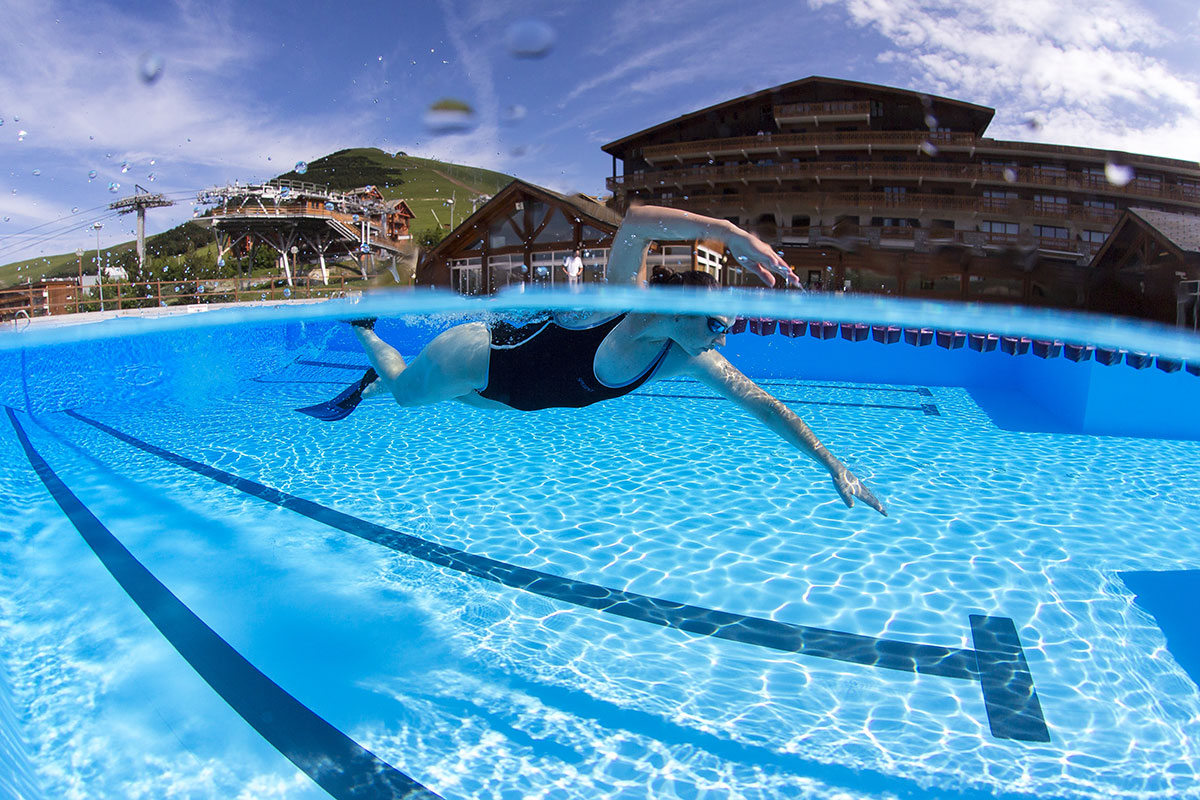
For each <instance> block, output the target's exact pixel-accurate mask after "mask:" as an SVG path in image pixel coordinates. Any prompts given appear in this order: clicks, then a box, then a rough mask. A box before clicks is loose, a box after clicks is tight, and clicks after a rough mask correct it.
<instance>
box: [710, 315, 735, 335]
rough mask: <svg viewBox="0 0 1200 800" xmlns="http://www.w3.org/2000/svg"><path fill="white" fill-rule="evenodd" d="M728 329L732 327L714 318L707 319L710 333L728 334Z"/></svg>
mask: <svg viewBox="0 0 1200 800" xmlns="http://www.w3.org/2000/svg"><path fill="white" fill-rule="evenodd" d="M730 327H732V326H730V325H726V324H725V323H724V322H721V320H719V319H717V318H716V317H709V318H708V329H709V330H710V331H712V332H713V333H729V329H730Z"/></svg>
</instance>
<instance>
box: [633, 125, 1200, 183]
mask: <svg viewBox="0 0 1200 800" xmlns="http://www.w3.org/2000/svg"><path fill="white" fill-rule="evenodd" d="M925 142H929V143H930V144H933V145H935V146H936V147H937V148H938V149H948V150H958V151H962V150H967V151H970V152H973V153H975V154H976V155H996V156H1000V157H1005V156H1013V155H1018V154H1027V155H1034V156H1037V155H1045V156H1057V157H1061V158H1063V159H1070V160H1078V161H1085V162H1090V163H1094V164H1098V165H1102V164H1103V163H1104V160H1105V158H1106V157H1107V155H1108V153H1107V151H1104V150H1096V149H1094V148H1091V147H1074V146H1071V145H1058V144H1042V143H1041V142H1015V141H1007V140H1003V139H989V138H986V137H980V136H976V135H975V134H973V133H965V132H954V131H929V132H925V131H842V132H833V133H767V134H763V135H762V136H737V137H730V138H727V139H699V140H696V141H692V142H673V143H670V144H657V145H650V146H647V147H644V148H642V151H641V157H642V158H643V159H644V160H646V161H648V162H650V163H655V162H657V161H672V160H679V159H682V158H690V159H695V158H700V157H705V156H707V157H715V156H717V155H723V154H728V153H741V154H749V153H780V154H781V153H782V152H783V151H785V150H817V151H819V150H820V149H821V148H829V149H842V150H845V149H848V148H855V149H857V148H862V149H881V150H903V149H910V150H914V151H915V150H916V149H917V148H919V147H920V146H921V145H922V144H924V143H925ZM1124 155H1125V156H1127V163H1129V165H1130V166H1133V167H1137V166H1148V167H1156V168H1160V169H1164V170H1168V171H1173V172H1186V173H1189V174H1190V175H1191V176H1193V177H1200V166H1197V164H1196V162H1194V161H1182V160H1180V159H1176V158H1164V157H1161V156H1149V155H1140V154H1137V153H1128V154H1124Z"/></svg>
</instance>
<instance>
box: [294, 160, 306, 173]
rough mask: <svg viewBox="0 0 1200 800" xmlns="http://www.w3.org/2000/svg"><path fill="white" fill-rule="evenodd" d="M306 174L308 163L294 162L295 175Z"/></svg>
mask: <svg viewBox="0 0 1200 800" xmlns="http://www.w3.org/2000/svg"><path fill="white" fill-rule="evenodd" d="M306 172H308V162H307V161H297V162H296V174H297V175H303V174H304V173H306Z"/></svg>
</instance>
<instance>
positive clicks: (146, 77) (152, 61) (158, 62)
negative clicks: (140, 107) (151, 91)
mask: <svg viewBox="0 0 1200 800" xmlns="http://www.w3.org/2000/svg"><path fill="white" fill-rule="evenodd" d="M162 74H163V59H162V56H160V55H159V54H158V53H142V57H141V59H140V60H139V62H138V75H139V76H141V79H142V83H145V84H146V85H147V86H149V85H151V84H153V83H156V82H157V81H158V79H159V78H161V77H162Z"/></svg>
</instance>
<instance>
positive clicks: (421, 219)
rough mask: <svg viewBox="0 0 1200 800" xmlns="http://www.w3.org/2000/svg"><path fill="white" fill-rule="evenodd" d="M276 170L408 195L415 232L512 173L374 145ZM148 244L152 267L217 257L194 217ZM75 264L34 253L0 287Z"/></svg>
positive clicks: (457, 211) (337, 185)
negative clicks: (185, 258) (297, 167)
mask: <svg viewBox="0 0 1200 800" xmlns="http://www.w3.org/2000/svg"><path fill="white" fill-rule="evenodd" d="M278 177H279V178H286V179H290V180H296V181H305V182H308V183H316V184H320V185H328V186H329V188H330V189H333V190H334V191H347V190H349V189H355V188H358V187H360V186H367V185H373V186H375V187H377V188H378V189H379V190H380V191H381V192H382V193H383V196H384V197H385V198H387V199H389V200H393V199H396V198H402V199H403V200H404V201H405V202H407V203H408V206H409V208H411V209H412V211H413V213H414V214H415V215H416V217H415V218H414V219H413V220H412V230H413V232H414V234H417V236H418V237H420V235H421V234H422V233H426V232H429V233H434V232H435V231H436V232H438V234H440V235H444V234H445V233H446V232H447V231H448V226H449V224H450V222H451V214H450V212H451V206H450V205H447V203H446V201H447V200H450V199H451V198H453V200H454V215H453V221H454V223H455V224H457V223H459V222H462V220H463V219H464V218H465V217H466V216H467V215H468V214H470V213H471V211H472V205H471V200H472V199H474V198H477V197H480V196H483V195H492V194H495V193H496V192H497V191H499V190H500V189H502V188H503V187H504V186H506V185H508V183H509V182H510V181H512V177H511V176H509V175H505V174H503V173H499V172H492V171H491V170H486V169H479V168H477V167H468V166H463V165H461V164H448V163H445V162H442V161H434V160H432V159H428V158H416V157H414V156H409V155H405V154H404V153H396V154H390V153H385V152H384V151H382V150H379V149H376V148H356V149H352V150H339V151H338V152H336V153H331V154H330V155H327V156H324V157H322V158H319V159H317V160H315V161H311V162H309V164H308V169H307V170H306V171H305V173H304V174H303V175H300V174H298V173H296V172H295V171H292V172H287V173H284V174H283V175H280V176H278ZM439 223H441V224H440V226H439ZM133 249H134V243H133V242H132V241H129V242H123V243H121V244H118V245H114V246H113V247H110V248H104V249H102V250H101V256H100V260H101V263H122V264H125V263H127V262H128V260H129V259H130V254H131V253H132V251H133ZM146 252H147V254H148V256H149V260H150V261H151V265H152V270H153V271H154V272H155V273H158V272H159V271H160V270H159V269H158V268H157V266H156V262H159V261H162V262H163V263H164V265H165V264H166V261H165V260H166V259H168V258H171V259H172V261H171V262H170V263H171V264H176V262H177V260H178V258H182V257H183V256H189V257H190V258H191V259H192V260H193V262H194V263H196V264H199V263H201V262H207V261H211V262H213V265H214V266H215V262H216V246H215V244H214V240H213V235H212V232H211V231H210V230H208V227H207V225H205V224H202V223H197V222H195V221H189V222H185V223H184V224H182V225H179V226H177V227H175V228H172V229H171V230H169V231H164V232H163V233H160V234H158V235H156V236H148V237H146ZM177 257H178V258H177ZM95 259H96V251H95V250H94V249H93V250H86V249H85V252H84V256H83V269H84V272H85V273H88V274H94V273H95V271H96V269H95V267H96V260H95ZM78 272H79V259H78V258H77V257H76V256H75V254H74V253H73V252H68V253H62V254H59V255H52V256H38V257H37V258H32V259H27V260H25V261H17V262H14V263H11V264H5V265H4V266H0V288H3V287H7V286H12V285H14V284H17V283H24V282H25V281H27V280H34V281H36V280H42V279H43V278H63V277H74V276H75V275H77V274H78ZM131 274H132V273H131Z"/></svg>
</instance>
